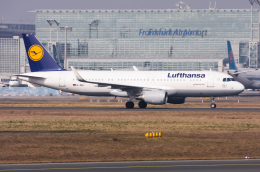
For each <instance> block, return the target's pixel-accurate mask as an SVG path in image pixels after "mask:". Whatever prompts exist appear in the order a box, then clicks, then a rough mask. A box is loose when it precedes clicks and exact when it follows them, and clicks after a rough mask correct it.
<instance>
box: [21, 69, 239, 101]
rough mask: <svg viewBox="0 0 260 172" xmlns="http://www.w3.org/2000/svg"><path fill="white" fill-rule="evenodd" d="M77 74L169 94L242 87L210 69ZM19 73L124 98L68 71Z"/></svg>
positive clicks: (88, 92) (79, 91)
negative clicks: (81, 79) (77, 77)
mask: <svg viewBox="0 0 260 172" xmlns="http://www.w3.org/2000/svg"><path fill="white" fill-rule="evenodd" d="M78 73H79V74H80V75H81V76H82V77H83V79H84V80H86V81H90V82H97V83H106V84H116V85H125V86H128V87H131V86H133V87H140V88H143V89H159V90H165V91H167V93H168V95H169V96H183V97H206V96H212V97H216V96H228V95H237V94H239V93H240V92H242V91H243V90H244V86H243V85H242V84H240V83H239V82H237V81H231V82H223V78H231V77H230V75H227V74H225V73H220V72H213V71H78ZM22 75H25V77H23V76H21V75H20V76H19V79H22V80H25V81H28V82H31V83H34V84H38V85H42V86H45V87H50V88H54V89H58V90H62V91H66V92H71V93H76V94H82V95H89V96H121V97H127V92H126V91H125V90H122V89H121V90H119V89H117V88H114V87H113V86H107V85H105V86H102V85H100V84H95V83H86V82H79V81H78V80H77V79H76V77H75V75H74V74H73V72H72V71H50V72H32V73H25V74H22ZM26 76H32V77H26ZM36 77H41V78H36ZM43 78H44V79H43Z"/></svg>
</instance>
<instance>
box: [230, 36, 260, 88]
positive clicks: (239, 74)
mask: <svg viewBox="0 0 260 172" xmlns="http://www.w3.org/2000/svg"><path fill="white" fill-rule="evenodd" d="M227 46H228V61H229V71H228V74H230V75H231V76H233V77H234V79H235V80H236V81H238V82H240V83H242V84H243V85H244V86H245V88H246V89H260V71H259V70H258V69H256V70H238V69H237V67H236V64H235V60H234V56H233V52H232V48H231V44H230V41H227Z"/></svg>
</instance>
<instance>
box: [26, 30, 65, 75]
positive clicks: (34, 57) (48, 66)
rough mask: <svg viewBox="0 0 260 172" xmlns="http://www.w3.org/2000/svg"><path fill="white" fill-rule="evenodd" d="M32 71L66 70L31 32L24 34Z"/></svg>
mask: <svg viewBox="0 0 260 172" xmlns="http://www.w3.org/2000/svg"><path fill="white" fill-rule="evenodd" d="M22 35H23V40H24V45H25V49H26V52H27V57H28V61H29V65H30V68H31V72H40V71H61V70H65V69H63V68H62V67H61V66H60V65H58V64H57V63H56V62H55V61H54V59H53V58H52V57H51V55H50V54H49V53H48V52H47V51H46V49H45V48H44V47H43V46H42V44H41V43H40V42H39V41H38V40H37V38H36V37H35V36H34V35H33V34H31V33H26V34H22Z"/></svg>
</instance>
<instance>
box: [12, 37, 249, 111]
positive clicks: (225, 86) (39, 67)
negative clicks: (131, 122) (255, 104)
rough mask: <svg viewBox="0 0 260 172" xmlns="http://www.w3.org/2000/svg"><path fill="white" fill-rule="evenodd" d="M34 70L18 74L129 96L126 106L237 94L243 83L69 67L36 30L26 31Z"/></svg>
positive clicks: (74, 89) (214, 75)
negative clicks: (58, 60)
mask: <svg viewBox="0 0 260 172" xmlns="http://www.w3.org/2000/svg"><path fill="white" fill-rule="evenodd" d="M23 39H24V44H25V47H26V52H27V55H28V60H29V64H30V68H31V73H24V74H19V75H15V76H17V77H18V78H19V79H21V80H25V81H28V82H31V83H34V84H38V85H42V86H44V87H49V88H54V89H58V90H62V91H66V92H71V93H76V94H81V95H88V96H118V97H127V98H129V101H128V102H126V108H133V107H134V103H133V100H134V99H136V100H139V101H140V102H139V103H138V105H139V107H140V108H146V106H147V103H150V104H156V105H160V104H165V103H173V104H182V103H184V102H185V97H211V98H212V104H211V108H215V107H216V104H215V102H214V97H219V96H229V95H237V94H239V93H241V92H242V91H243V90H244V86H243V85H242V84H240V83H239V82H236V81H235V80H234V79H233V78H232V77H231V76H230V75H228V74H225V73H220V72H214V71H211V70H210V71H138V70H135V71H81V70H79V71H77V70H76V69H75V68H74V67H72V66H71V69H72V71H68V70H65V69H63V68H62V67H61V66H59V65H58V64H57V63H56V62H55V61H54V60H53V58H52V57H51V56H50V55H49V53H48V52H47V51H46V50H45V48H44V47H43V46H42V45H41V43H40V42H39V41H38V40H37V38H36V37H35V36H34V35H33V34H23Z"/></svg>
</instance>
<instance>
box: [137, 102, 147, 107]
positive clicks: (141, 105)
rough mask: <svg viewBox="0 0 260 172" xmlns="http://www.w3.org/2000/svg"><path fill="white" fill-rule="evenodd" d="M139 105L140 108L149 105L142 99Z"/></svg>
mask: <svg viewBox="0 0 260 172" xmlns="http://www.w3.org/2000/svg"><path fill="white" fill-rule="evenodd" d="M138 106H139V108H146V107H147V103H145V101H143V100H141V101H140V102H139V103H138Z"/></svg>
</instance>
